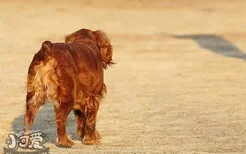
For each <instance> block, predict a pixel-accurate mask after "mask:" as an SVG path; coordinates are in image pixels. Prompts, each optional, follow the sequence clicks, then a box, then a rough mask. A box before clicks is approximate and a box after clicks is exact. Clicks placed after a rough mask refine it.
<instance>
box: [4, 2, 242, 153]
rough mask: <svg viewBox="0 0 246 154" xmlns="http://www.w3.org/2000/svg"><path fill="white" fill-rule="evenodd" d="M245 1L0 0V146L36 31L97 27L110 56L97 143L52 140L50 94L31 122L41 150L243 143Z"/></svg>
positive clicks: (14, 115) (36, 44)
mask: <svg viewBox="0 0 246 154" xmlns="http://www.w3.org/2000/svg"><path fill="white" fill-rule="evenodd" d="M245 8H246V1H244V0H206V1H205V0H204V1H201V0H199V1H198V0H185V1H184V0H175V1H172V0H151V1H150V0H149V1H147V0H132V1H130V0H126V1H121V0H117V1H114V0H101V1H90V0H83V1H79V0H77V1H76V0H74V1H72V0H70V1H67V2H66V1H59V2H58V1H52V0H34V1H28V0H27V1H25V2H24V1H23V2H22V1H14V0H10V1H7V0H5V1H1V2H0V39H1V43H0V105H1V109H0V153H3V147H6V144H5V139H6V138H7V135H8V134H9V133H16V134H17V133H19V132H20V131H22V126H23V114H24V109H25V95H26V94H25V81H26V75H27V69H28V66H29V64H30V62H31V60H32V57H33V55H34V53H35V52H37V51H38V50H39V48H40V46H41V43H42V42H43V41H44V40H50V41H52V42H63V40H64V36H65V35H66V34H69V33H71V32H73V31H76V30H78V29H80V28H90V29H93V30H96V29H101V30H104V31H105V32H106V33H107V34H108V35H109V37H110V38H111V41H112V45H113V46H114V61H115V62H117V65H114V66H113V67H112V68H109V69H108V70H107V71H106V72H105V80H106V81H105V82H106V84H107V86H108V95H107V98H106V99H105V100H104V101H103V102H102V104H101V106H100V111H99V115H98V122H97V129H98V130H99V132H100V133H101V135H102V139H101V144H100V145H99V146H86V145H83V144H82V143H81V141H80V140H79V138H78V137H76V133H75V132H76V124H75V121H74V116H73V114H70V117H69V122H68V125H67V129H68V134H69V135H70V136H71V138H72V139H73V140H74V141H75V145H74V146H73V147H72V148H60V147H57V146H56V137H57V136H56V126H55V119H54V112H53V107H52V104H47V105H45V106H44V107H43V108H42V110H41V111H40V112H39V114H38V115H37V117H36V119H35V122H34V129H36V130H41V131H43V132H44V133H46V134H47V143H46V144H45V146H47V147H50V151H51V153H52V154H53V153H57V154H60V153H71V154H75V153H76V154H83V153H112V154H115V153H166V154H176V153H180V154H208V153H216V154H217V153H221V154H222V153H223V154H243V153H246V148H245V147H246V103H245V100H246V95H245V92H246V78H245V77H246V72H245V70H246V44H245V42H246V20H245V15H246V9H245Z"/></svg>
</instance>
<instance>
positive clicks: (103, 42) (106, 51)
mask: <svg viewBox="0 0 246 154" xmlns="http://www.w3.org/2000/svg"><path fill="white" fill-rule="evenodd" d="M93 35H94V36H95V38H96V40H97V45H98V47H99V48H100V54H101V57H102V60H103V67H104V69H106V68H107V67H108V66H110V65H112V64H115V63H114V62H113V59H112V56H113V47H112V45H111V42H110V40H109V38H108V37H107V35H106V34H105V33H104V32H103V31H100V30H97V31H94V32H93Z"/></svg>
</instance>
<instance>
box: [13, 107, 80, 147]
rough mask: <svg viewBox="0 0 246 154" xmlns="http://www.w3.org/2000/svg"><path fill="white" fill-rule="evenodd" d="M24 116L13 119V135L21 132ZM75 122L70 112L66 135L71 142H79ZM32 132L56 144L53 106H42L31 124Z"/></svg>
mask: <svg viewBox="0 0 246 154" xmlns="http://www.w3.org/2000/svg"><path fill="white" fill-rule="evenodd" d="M23 123H24V115H20V116H19V117H17V118H15V120H14V121H13V123H12V130H13V131H14V133H15V134H19V133H20V132H22V130H23ZM76 129H77V126H76V121H75V117H74V115H73V112H71V113H70V114H69V116H68V122H67V134H68V135H69V136H70V137H71V138H72V140H79V138H78V137H77V136H76ZM33 130H34V131H36V130H40V131H42V132H44V133H45V134H46V141H47V142H48V143H54V144H55V143H56V138H57V132H56V123H55V112H54V108H53V105H52V104H51V103H47V104H45V105H43V107H42V108H41V110H40V111H39V112H38V113H37V114H36V116H35V119H34V124H33Z"/></svg>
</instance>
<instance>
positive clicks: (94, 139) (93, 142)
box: [82, 131, 101, 145]
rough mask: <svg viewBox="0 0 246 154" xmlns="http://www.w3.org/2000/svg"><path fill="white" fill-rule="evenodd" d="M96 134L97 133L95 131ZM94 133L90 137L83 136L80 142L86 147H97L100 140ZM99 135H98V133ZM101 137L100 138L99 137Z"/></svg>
mask: <svg viewBox="0 0 246 154" xmlns="http://www.w3.org/2000/svg"><path fill="white" fill-rule="evenodd" d="M96 132H97V131H96ZM96 132H95V133H94V134H93V135H92V136H90V135H85V136H84V138H83V140H82V142H83V143H84V144H86V145H98V144H99V143H100V140H99V139H98V138H97V137H99V136H100V135H99V136H97V135H96V134H97V133H96ZM98 134H99V133H98ZM100 137H101V136H100Z"/></svg>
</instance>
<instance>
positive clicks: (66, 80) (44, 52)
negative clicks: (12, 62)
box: [24, 29, 113, 146]
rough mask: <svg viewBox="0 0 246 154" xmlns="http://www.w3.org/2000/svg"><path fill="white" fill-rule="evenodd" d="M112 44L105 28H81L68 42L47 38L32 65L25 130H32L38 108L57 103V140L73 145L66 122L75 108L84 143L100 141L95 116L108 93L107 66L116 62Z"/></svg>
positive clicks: (79, 132)
mask: <svg viewBox="0 0 246 154" xmlns="http://www.w3.org/2000/svg"><path fill="white" fill-rule="evenodd" d="M112 54H113V51H112V46H111V43H110V41H109V39H108V37H107V36H106V34H105V33H104V32H102V31H91V30H88V29H81V30H79V31H77V32H74V33H72V34H70V35H68V36H67V37H66V39H65V43H51V42H50V41H45V42H43V44H42V47H41V49H40V50H39V51H38V52H37V53H36V54H35V56H34V57H33V60H32V62H31V64H30V66H29V70H28V77H27V96H26V114H25V120H24V132H26V133H29V132H30V131H31V127H32V124H33V119H34V116H35V114H36V113H37V112H38V109H39V108H40V107H41V106H42V105H43V104H44V103H45V102H46V101H47V100H49V101H51V102H53V103H54V108H55V113H56V124H57V133H58V143H59V144H60V145H61V146H72V145H73V142H72V141H71V140H70V139H69V138H68V136H67V135H66V121H67V116H68V114H69V113H70V112H71V111H72V110H73V111H74V114H75V118H76V121H77V134H78V135H79V136H80V137H81V138H82V140H83V143H84V144H97V143H99V138H100V135H99V133H98V132H97V131H96V115H97V112H98V109H99V102H100V99H101V98H102V97H103V96H104V94H105V93H106V92H107V88H106V85H105V83H104V77H103V76H104V75H103V73H104V69H106V68H107V66H109V65H111V64H113V61H112Z"/></svg>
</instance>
